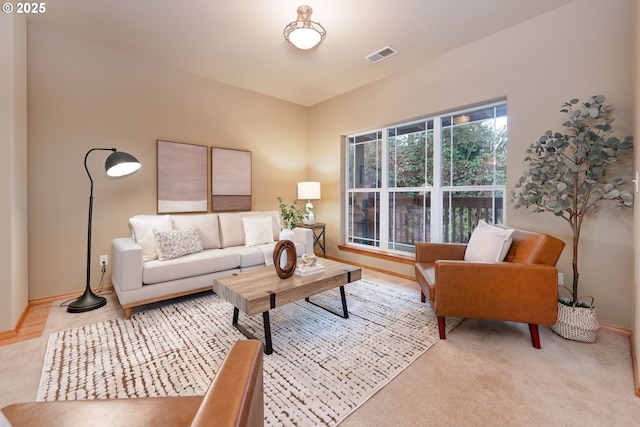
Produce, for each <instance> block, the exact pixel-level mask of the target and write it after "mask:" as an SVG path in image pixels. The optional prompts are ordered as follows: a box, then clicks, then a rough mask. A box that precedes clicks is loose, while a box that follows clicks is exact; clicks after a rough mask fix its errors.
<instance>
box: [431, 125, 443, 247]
mask: <svg viewBox="0 0 640 427" xmlns="http://www.w3.org/2000/svg"><path fill="white" fill-rule="evenodd" d="M441 159H442V121H441V120H439V119H435V120H434V121H433V190H432V191H431V224H430V226H431V241H432V242H442V219H443V215H442V214H441V212H442V161H441Z"/></svg>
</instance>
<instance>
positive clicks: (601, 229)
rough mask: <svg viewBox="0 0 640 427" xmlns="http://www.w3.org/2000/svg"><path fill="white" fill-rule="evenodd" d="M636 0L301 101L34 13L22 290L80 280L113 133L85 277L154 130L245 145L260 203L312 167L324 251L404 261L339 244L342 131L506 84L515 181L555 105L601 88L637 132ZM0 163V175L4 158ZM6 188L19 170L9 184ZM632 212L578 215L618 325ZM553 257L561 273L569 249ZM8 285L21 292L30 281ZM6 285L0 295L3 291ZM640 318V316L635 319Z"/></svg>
mask: <svg viewBox="0 0 640 427" xmlns="http://www.w3.org/2000/svg"><path fill="white" fill-rule="evenodd" d="M632 7H633V0H619V1H617V2H601V1H598V0H577V1H575V2H572V3H571V4H569V5H567V6H564V7H562V8H559V9H557V10H554V11H552V12H550V13H548V14H546V15H543V16H541V17H538V18H536V19H534V20H531V21H528V22H525V23H523V24H521V25H518V26H516V27H513V28H511V29H508V30H505V31H502V32H500V33H497V34H494V35H492V36H490V37H487V38H485V39H482V40H479V41H477V42H475V43H472V44H470V45H468V46H465V47H463V48H460V49H457V50H455V51H453V52H449V53H447V54H445V55H442V56H440V57H437V58H435V59H433V60H430V61H427V62H424V63H423V64H421V65H420V66H417V67H414V68H412V69H410V70H408V71H406V72H404V73H402V74H400V75H397V76H394V77H391V78H388V79H384V80H381V81H379V82H377V83H374V84H371V85H368V86H365V87H363V88H360V89H358V90H355V91H353V92H350V93H348V94H346V95H344V96H340V97H337V98H334V99H332V100H329V101H327V102H325V103H322V104H319V105H316V106H314V107H311V108H305V107H301V106H297V105H293V104H290V103H286V102H283V101H278V100H275V99H273V98H269V97H264V96H261V95H258V94H255V93H251V92H247V91H243V90H240V89H237V88H233V87H230V86H227V85H223V84H220V83H216V82H211V81H208V80H205V79H201V78H198V77H195V76H191V75H186V74H183V73H180V72H178V71H175V70H172V69H170V68H169V67H163V66H162V65H160V64H154V63H150V62H147V61H145V60H142V59H139V58H135V57H132V56H129V55H126V54H123V53H119V52H115V51H112V50H109V49H105V48H102V47H100V46H96V45H93V44H89V43H85V42H83V41H79V40H76V39H72V38H68V37H66V36H62V35H59V34H55V33H51V32H48V31H45V30H42V29H39V28H35V27H30V28H29V70H28V87H29V97H28V101H29V103H28V119H29V122H28V131H29V153H28V166H29V175H28V178H29V187H28V190H29V191H28V202H29V214H28V225H29V270H28V273H29V286H28V292H29V294H28V296H29V298H30V299H36V298H41V297H46V296H52V295H60V294H64V293H70V292H77V291H79V290H81V289H82V288H83V286H84V274H85V256H86V255H85V254H86V221H87V204H88V192H89V183H88V179H87V177H86V174H85V172H84V169H83V165H82V159H83V157H84V154H85V153H86V151H87V150H89V149H90V148H92V147H98V146H106V147H110V146H114V147H117V148H119V149H120V150H123V151H128V152H130V153H132V154H134V155H135V156H137V157H138V158H139V159H140V160H141V161H142V162H143V168H142V170H141V171H139V172H138V173H137V174H135V175H133V176H130V177H127V178H124V179H117V180H113V179H107V178H106V177H105V175H104V173H103V172H102V164H103V162H104V159H105V158H106V154H107V153H100V152H96V153H93V154H92V157H91V158H90V165H89V167H90V169H91V171H92V175H93V177H94V181H95V189H94V195H95V201H94V209H95V211H94V231H93V233H94V234H93V249H92V250H93V255H94V258H95V259H94V261H93V263H92V267H93V282H92V284H93V285H94V286H95V285H97V282H98V279H99V271H98V268H97V265H98V256H99V255H100V254H109V253H110V241H111V239H112V238H113V237H114V236H121V235H126V234H127V227H126V222H127V218H128V217H129V216H131V215H134V214H139V213H155V203H156V169H155V141H156V139H166V140H171V141H179V142H189V143H196V144H204V145H210V146H217V147H233V148H242V149H247V150H251V151H252V153H253V172H254V179H253V189H254V191H253V192H254V199H253V200H254V208H256V209H270V208H275V206H276V202H275V198H276V196H278V195H282V196H283V197H285V198H287V199H291V198H293V197H295V182H297V181H299V180H306V179H311V180H318V181H321V182H322V185H323V187H322V200H319V201H317V202H315V203H314V204H315V205H316V212H317V214H318V215H319V217H320V220H321V221H323V222H326V223H327V224H328V228H327V238H328V242H327V243H328V253H329V254H330V255H333V256H338V257H342V258H345V259H348V260H353V261H356V262H360V263H363V264H368V265H372V266H376V267H382V268H386V269H389V270H394V271H398V272H401V273H404V274H412V268H411V267H410V266H404V265H398V264H394V263H390V262H388V263H381V262H380V261H379V260H374V259H371V258H369V257H363V256H356V255H354V254H350V253H341V252H339V251H338V249H337V244H338V243H339V242H340V240H341V235H340V217H341V209H342V208H343V207H342V203H341V202H342V199H341V181H340V175H341V148H340V139H341V136H342V135H345V134H347V133H350V132H354V131H360V130H365V129H370V128H373V127H376V126H381V125H386V124H390V123H394V122H398V121H402V120H406V119H409V118H413V117H418V116H422V115H425V114H430V113H436V112H441V111H445V110H449V109H454V108H458V107H461V106H465V105H470V104H475V103H478V102H480V101H485V100H492V99H496V98H501V97H507V100H508V108H509V118H510V123H509V138H510V152H509V153H510V154H509V175H508V186H509V188H512V187H513V184H514V183H515V182H516V180H517V178H518V177H519V175H520V174H521V172H522V170H523V166H522V158H523V157H524V150H525V148H526V146H527V145H528V144H529V143H530V142H531V141H533V140H534V139H536V138H537V137H538V136H539V135H540V134H541V133H542V132H544V131H545V130H547V129H549V128H554V129H557V128H560V124H561V119H562V115H561V114H560V113H559V111H558V110H559V109H560V106H561V104H562V103H563V102H564V101H566V100H568V99H570V98H573V97H580V98H585V97H587V96H589V95H592V94H596V93H603V94H605V95H607V97H608V100H609V101H610V102H612V103H613V104H614V105H615V108H616V117H617V120H616V125H617V129H618V131H619V133H620V134H621V135H624V134H626V133H629V132H631V130H632V126H631V122H632V109H631V105H632V97H631V94H630V91H629V86H630V83H631V71H630V70H631V59H630V57H631V28H632V16H633V14H632V13H631V12H632ZM576 17H579V19H576ZM3 24H4V22H3ZM3 26H4V25H3ZM590 28H591V29H592V28H597V31H592V30H589V29H590ZM0 34H2V35H0V43H5V42H6V35H5V34H4V33H0ZM434 42H437V40H436V41H434ZM5 48H7V47H6V46H3V47H2V49H5ZM8 49H9V50H11V48H10V47H9V48H8ZM13 49H14V50H15V48H13ZM18 53H19V52H18ZM2 70H3V71H0V72H2V73H3V72H5V71H4V68H2ZM0 88H2V89H4V88H5V87H4V86H2V85H0ZM3 129H4V126H3ZM4 143H5V142H4V135H3V144H4ZM22 149H23V150H24V147H23V148H22ZM0 170H2V172H0V173H1V174H2V178H3V179H4V178H5V176H6V175H5V174H6V172H5V170H4V168H1V169H0ZM16 189H17V190H20V185H19V184H16V185H14V186H13V187H12V188H11V190H10V191H15V190H16ZM0 191H3V192H4V191H6V190H5V188H4V187H3V188H2V189H1V190H0ZM18 192H20V191H18ZM21 193H22V194H24V192H21ZM2 194H3V195H4V193H2ZM13 197H15V195H14V196H13ZM21 206H25V204H23V203H21V201H20V200H18V204H17V207H14V208H12V209H14V210H16V209H18V210H19V209H20V207H21ZM2 215H5V211H0V216H1V217H0V219H1V220H4V218H5V217H4V216H2ZM632 221H633V213H632V211H631V210H627V211H623V212H617V211H614V210H613V209H611V208H605V209H603V210H602V211H601V212H600V213H599V214H598V215H597V217H593V218H592V219H590V220H589V221H588V222H587V223H586V224H585V228H584V235H583V241H582V246H581V250H582V252H581V264H580V265H581V273H582V276H581V293H583V294H592V295H594V296H595V297H596V302H597V305H598V312H599V317H600V320H601V321H603V322H606V323H610V324H614V325H618V326H621V327H625V328H631V327H632V324H633V320H632V316H633V314H632V312H633V308H632V302H631V301H632V298H631V297H632V294H633V267H632V265H633V255H632V253H633V249H632V248H633V246H632V239H631V237H630V236H631V229H632ZM0 222H1V223H3V224H4V223H6V222H5V221H0ZM507 222H508V223H509V224H511V225H514V226H519V227H526V228H530V229H535V230H542V231H545V232H548V233H551V234H554V235H557V236H559V237H562V238H563V239H565V240H566V241H567V242H569V238H570V233H569V230H568V228H567V225H566V223H564V222H563V221H561V220H559V219H555V218H550V217H548V216H546V215H536V214H532V213H530V212H528V211H523V210H518V211H515V210H513V209H511V208H509V209H508V211H507ZM3 244H4V243H3ZM0 250H7V248H6V247H4V246H0ZM2 258H4V257H2ZM559 268H560V270H561V271H563V272H564V273H565V277H566V278H567V279H566V281H567V282H569V281H570V278H569V277H570V275H571V271H570V251H569V250H568V249H567V250H565V254H564V255H563V257H562V258H561V261H560V264H559ZM108 273H109V272H108ZM2 274H4V273H2ZM24 277H26V273H25V274H24ZM0 278H1V279H2V280H3V281H4V280H5V277H4V276H0ZM15 288H16V289H17V293H20V292H22V293H23V294H24V290H25V288H26V287H25V286H21V285H16V287H15ZM4 289H5V288H4V286H3V291H2V295H1V296H2V298H0V300H1V301H4V297H5V295H7V294H6V293H5V291H4ZM12 295H13V293H12ZM12 295H10V296H12ZM636 299H637V297H636ZM18 305H20V304H18ZM0 308H3V307H0ZM23 308H24V306H23V305H20V309H21V310H22V309H23ZM10 322H11V323H12V324H11V325H10V326H9V327H6V326H4V324H3V323H2V318H0V331H2V330H7V329H10V328H11V327H13V326H14V325H15V321H11V320H10ZM635 326H636V329H638V327H639V325H638V321H637V320H636V323H635ZM636 341H637V340H636Z"/></svg>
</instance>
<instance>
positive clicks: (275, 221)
mask: <svg viewBox="0 0 640 427" xmlns="http://www.w3.org/2000/svg"><path fill="white" fill-rule="evenodd" d="M239 215H240V216H241V217H243V218H244V217H269V218H271V221H272V224H271V226H272V227H273V240H274V241H276V240H278V237H279V236H280V231H282V226H281V225H280V214H279V213H278V211H249V212H240V213H239Z"/></svg>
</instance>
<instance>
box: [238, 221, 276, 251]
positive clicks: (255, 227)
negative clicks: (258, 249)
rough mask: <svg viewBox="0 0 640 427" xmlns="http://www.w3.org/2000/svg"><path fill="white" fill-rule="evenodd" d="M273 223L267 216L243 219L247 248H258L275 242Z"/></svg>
mask: <svg viewBox="0 0 640 427" xmlns="http://www.w3.org/2000/svg"><path fill="white" fill-rule="evenodd" d="M272 223H273V221H272V220H271V218H270V217H266V216H256V217H253V216H247V217H242V224H243V226H244V244H245V246H256V245H261V244H264V243H271V242H273V225H272Z"/></svg>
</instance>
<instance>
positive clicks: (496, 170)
mask: <svg viewBox="0 0 640 427" xmlns="http://www.w3.org/2000/svg"><path fill="white" fill-rule="evenodd" d="M506 142H507V120H506V106H503V105H501V106H500V108H498V107H495V108H494V107H491V108H486V109H481V110H477V111H472V112H469V113H465V114H460V115H456V116H447V117H443V118H442V185H445V186H467V185H504V184H506V175H507V173H506V167H507V143H506Z"/></svg>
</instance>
